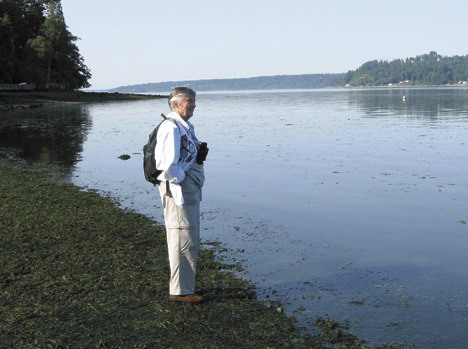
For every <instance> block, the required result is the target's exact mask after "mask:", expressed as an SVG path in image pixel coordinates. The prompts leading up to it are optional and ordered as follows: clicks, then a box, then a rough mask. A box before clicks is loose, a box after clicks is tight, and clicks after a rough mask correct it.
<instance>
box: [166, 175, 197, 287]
mask: <svg viewBox="0 0 468 349" xmlns="http://www.w3.org/2000/svg"><path fill="white" fill-rule="evenodd" d="M181 187H182V193H183V195H184V201H185V203H184V204H183V205H176V204H175V203H174V200H173V199H172V198H170V197H169V196H167V195H166V184H165V183H164V182H162V183H161V184H160V185H159V193H160V195H161V200H162V203H163V207H164V224H165V225H166V234H167V247H168V252H169V266H170V268H171V278H170V282H169V294H172V295H187V294H194V293H195V275H196V265H197V257H198V250H199V245H200V244H199V243H200V199H201V189H199V188H198V187H197V186H196V185H195V183H194V182H193V180H192V179H191V178H189V177H186V178H185V180H184V181H183V182H182V183H181Z"/></svg>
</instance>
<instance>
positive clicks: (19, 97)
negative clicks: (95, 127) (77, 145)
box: [0, 91, 167, 110]
mask: <svg viewBox="0 0 468 349" xmlns="http://www.w3.org/2000/svg"><path fill="white" fill-rule="evenodd" d="M159 98H167V96H162V95H147V94H137V93H119V92H116V93H108V92H83V91H0V110H9V109H28V108H38V107H42V106H44V105H50V104H53V103H67V102H70V103H88V102H111V101H136V100H147V99H159Z"/></svg>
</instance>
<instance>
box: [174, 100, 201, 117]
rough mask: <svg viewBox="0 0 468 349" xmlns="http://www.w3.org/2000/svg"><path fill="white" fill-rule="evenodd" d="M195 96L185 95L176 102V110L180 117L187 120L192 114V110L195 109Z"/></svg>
mask: <svg viewBox="0 0 468 349" xmlns="http://www.w3.org/2000/svg"><path fill="white" fill-rule="evenodd" d="M196 106H197V105H196V104H195V98H193V97H189V96H185V97H184V99H183V100H182V101H181V102H180V103H177V104H176V110H175V111H176V112H177V114H179V115H180V117H181V118H182V119H184V120H185V121H187V120H188V119H190V118H191V117H192V116H193V111H194V110H195V107H196Z"/></svg>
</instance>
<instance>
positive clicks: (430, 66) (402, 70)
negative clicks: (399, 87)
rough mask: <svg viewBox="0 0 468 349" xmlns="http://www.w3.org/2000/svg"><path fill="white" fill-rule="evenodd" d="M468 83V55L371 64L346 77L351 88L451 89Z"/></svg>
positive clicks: (372, 62)
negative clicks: (404, 85)
mask: <svg viewBox="0 0 468 349" xmlns="http://www.w3.org/2000/svg"><path fill="white" fill-rule="evenodd" d="M467 80H468V55H466V56H452V57H443V56H441V55H439V54H438V53H437V52H434V51H432V52H430V53H429V54H424V55H421V56H416V57H414V58H413V57H411V58H406V59H396V60H393V61H391V62H388V61H377V60H374V61H369V62H366V63H364V64H363V65H361V66H360V67H359V68H358V69H357V70H354V71H349V72H348V73H347V74H346V78H345V83H346V84H349V85H350V86H387V85H389V84H401V83H402V84H406V85H447V84H456V83H459V84H464V85H466V81H467Z"/></svg>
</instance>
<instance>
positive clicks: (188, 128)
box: [155, 87, 208, 303]
mask: <svg viewBox="0 0 468 349" xmlns="http://www.w3.org/2000/svg"><path fill="white" fill-rule="evenodd" d="M195 98H196V93H195V91H193V90H192V89H190V88H187V87H176V88H174V89H173V90H172V91H171V93H170V95H169V100H168V102H169V107H170V109H171V112H170V113H169V114H168V116H167V119H169V120H168V121H165V122H163V123H162V125H161V126H160V128H159V131H158V134H157V143H156V149H155V160H156V168H157V169H158V170H162V171H163V172H162V173H161V175H160V176H159V177H158V179H159V180H160V181H161V183H160V185H159V194H160V196H161V201H162V205H163V209H164V223H165V226H166V234H167V246H168V253H169V266H170V270H171V275H170V282H169V300H171V301H177V302H185V303H200V302H201V301H202V300H203V298H202V297H201V296H199V295H196V294H195V276H196V264H197V258H198V251H199V240H200V201H201V200H202V187H203V184H204V181H205V174H204V169H203V161H204V160H205V158H206V154H207V152H208V149H207V147H206V143H203V146H202V143H201V142H200V141H199V140H198V139H197V136H196V135H195V129H194V126H193V124H192V123H191V122H190V121H189V119H190V118H192V116H193V112H194V110H195V107H196V103H195ZM171 121H172V122H171Z"/></svg>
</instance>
